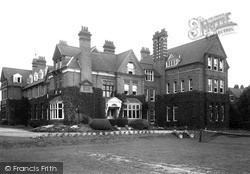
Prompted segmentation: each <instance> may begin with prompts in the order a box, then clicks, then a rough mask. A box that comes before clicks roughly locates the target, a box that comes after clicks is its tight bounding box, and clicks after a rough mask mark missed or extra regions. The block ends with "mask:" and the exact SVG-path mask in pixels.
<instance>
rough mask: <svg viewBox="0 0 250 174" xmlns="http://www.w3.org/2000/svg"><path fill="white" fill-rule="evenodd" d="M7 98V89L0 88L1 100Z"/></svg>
mask: <svg viewBox="0 0 250 174" xmlns="http://www.w3.org/2000/svg"><path fill="white" fill-rule="evenodd" d="M7 98H8V90H7V88H4V89H2V101H4V100H7Z"/></svg>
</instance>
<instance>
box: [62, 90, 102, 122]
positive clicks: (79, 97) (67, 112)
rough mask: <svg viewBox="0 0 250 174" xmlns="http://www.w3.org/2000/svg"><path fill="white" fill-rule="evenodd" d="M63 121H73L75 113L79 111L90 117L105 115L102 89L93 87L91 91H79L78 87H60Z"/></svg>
mask: <svg viewBox="0 0 250 174" xmlns="http://www.w3.org/2000/svg"><path fill="white" fill-rule="evenodd" d="M61 96H62V100H63V104H64V120H65V123H66V124H67V123H70V122H74V120H76V118H75V117H76V115H77V114H79V113H81V114H83V115H86V116H89V117H91V118H104V117H105V100H104V98H103V97H102V89H99V88H93V93H80V92H79V87H76V86H74V87H66V88H63V89H62V94H61Z"/></svg>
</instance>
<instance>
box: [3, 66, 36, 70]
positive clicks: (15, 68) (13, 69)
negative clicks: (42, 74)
mask: <svg viewBox="0 0 250 174" xmlns="http://www.w3.org/2000/svg"><path fill="white" fill-rule="evenodd" d="M3 69H13V70H24V71H32V70H31V69H21V68H11V67H2V70H3Z"/></svg>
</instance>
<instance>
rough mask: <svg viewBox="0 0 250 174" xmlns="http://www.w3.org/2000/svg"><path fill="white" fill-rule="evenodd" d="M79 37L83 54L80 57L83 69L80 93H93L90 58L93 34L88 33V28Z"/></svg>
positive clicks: (82, 30)
mask: <svg viewBox="0 0 250 174" xmlns="http://www.w3.org/2000/svg"><path fill="white" fill-rule="evenodd" d="M78 36H79V44H80V45H79V46H80V50H81V54H80V55H79V65H80V69H81V78H80V92H85V93H93V89H92V85H93V84H92V60H91V57H90V50H91V44H90V43H91V42H90V41H91V33H90V32H89V31H88V28H87V27H82V29H81V31H80V32H79V33H78Z"/></svg>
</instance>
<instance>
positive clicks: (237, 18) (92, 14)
mask: <svg viewBox="0 0 250 174" xmlns="http://www.w3.org/2000/svg"><path fill="white" fill-rule="evenodd" d="M228 12H231V16H230V19H231V21H232V22H235V23H237V26H236V27H235V32H234V33H231V34H227V35H222V36H219V38H220V40H221V43H222V45H223V47H224V50H225V52H226V54H227V61H228V64H229V66H230V69H229V73H228V80H229V87H233V86H234V85H235V84H238V85H239V86H240V85H244V86H245V87H246V86H248V85H250V77H249V76H248V75H247V74H250V68H249V63H250V60H249V59H250V57H249V55H248V49H249V40H250V38H249V29H250V23H249V18H248V17H249V16H250V11H249V9H248V4H247V0H242V1H229V0H220V1H218V0H210V1H198V0H189V1H185V0H175V1H173V0H171V1H169V0H105V1H104V0H8V1H7V0H6V1H4V0H1V1H0V25H1V27H0V48H1V58H0V70H1V68H2V67H13V68H20V69H31V68H32V65H31V63H32V59H33V58H34V57H35V55H38V56H45V58H46V60H47V64H49V65H52V56H53V53H54V49H55V46H56V44H57V43H58V42H59V40H64V41H67V44H68V45H72V46H79V42H78V32H79V31H80V29H81V26H86V27H88V29H89V31H90V32H91V34H92V37H91V46H96V47H97V48H98V49H99V50H100V51H102V50H103V45H104V42H105V40H110V41H113V42H114V45H115V47H116V53H121V52H124V51H127V50H129V49H133V51H134V52H135V54H136V56H137V58H138V59H140V50H141V48H142V46H144V47H148V48H149V49H150V51H151V53H152V45H153V42H152V37H153V34H154V33H155V32H156V31H160V30H161V29H163V28H165V29H166V31H167V32H168V48H173V47H176V46H179V45H182V44H185V43H189V42H192V41H193V40H191V39H190V38H189V37H188V31H189V30H190V29H191V28H190V27H189V26H188V22H189V20H190V19H192V18H198V17H203V18H205V19H208V18H210V17H213V16H216V15H219V14H222V13H228Z"/></svg>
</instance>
